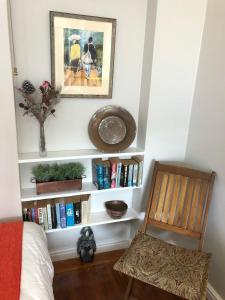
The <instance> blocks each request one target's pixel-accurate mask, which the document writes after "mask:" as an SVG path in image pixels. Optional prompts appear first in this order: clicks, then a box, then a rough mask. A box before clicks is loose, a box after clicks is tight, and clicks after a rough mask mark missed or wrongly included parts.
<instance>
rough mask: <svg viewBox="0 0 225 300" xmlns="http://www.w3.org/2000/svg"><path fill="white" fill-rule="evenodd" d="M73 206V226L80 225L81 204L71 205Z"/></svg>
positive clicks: (78, 202)
mask: <svg viewBox="0 0 225 300" xmlns="http://www.w3.org/2000/svg"><path fill="white" fill-rule="evenodd" d="M73 206H74V222H75V224H79V223H81V202H80V201H77V202H75V203H74V204H73Z"/></svg>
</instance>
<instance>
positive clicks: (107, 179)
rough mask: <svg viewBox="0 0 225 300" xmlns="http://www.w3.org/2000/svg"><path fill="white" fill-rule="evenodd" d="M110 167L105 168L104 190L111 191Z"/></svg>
mask: <svg viewBox="0 0 225 300" xmlns="http://www.w3.org/2000/svg"><path fill="white" fill-rule="evenodd" d="M110 187H111V184H110V166H104V189H110Z"/></svg>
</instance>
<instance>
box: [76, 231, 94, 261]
mask: <svg viewBox="0 0 225 300" xmlns="http://www.w3.org/2000/svg"><path fill="white" fill-rule="evenodd" d="M80 233H81V237H80V238H79V240H78V242H77V253H78V254H79V256H80V260H81V261H82V262H85V263H88V262H92V261H93V259H94V254H95V252H96V243H95V239H94V233H93V231H92V229H91V227H89V226H86V227H83V228H82V229H81V232H80Z"/></svg>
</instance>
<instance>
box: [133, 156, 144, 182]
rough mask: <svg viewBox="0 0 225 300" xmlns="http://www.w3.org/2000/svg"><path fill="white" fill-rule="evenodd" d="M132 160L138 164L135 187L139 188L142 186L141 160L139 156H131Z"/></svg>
mask: <svg viewBox="0 0 225 300" xmlns="http://www.w3.org/2000/svg"><path fill="white" fill-rule="evenodd" d="M132 159H134V160H135V161H136V162H137V163H138V176H137V186H140V185H142V177H143V158H142V157H141V156H133V157H132Z"/></svg>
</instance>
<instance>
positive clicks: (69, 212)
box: [66, 202, 74, 226]
mask: <svg viewBox="0 0 225 300" xmlns="http://www.w3.org/2000/svg"><path fill="white" fill-rule="evenodd" d="M66 225H67V226H73V225H74V210H73V203H72V202H71V203H66Z"/></svg>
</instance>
